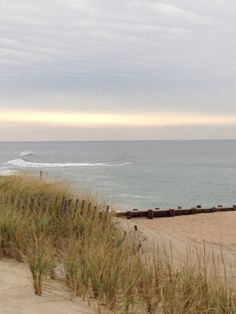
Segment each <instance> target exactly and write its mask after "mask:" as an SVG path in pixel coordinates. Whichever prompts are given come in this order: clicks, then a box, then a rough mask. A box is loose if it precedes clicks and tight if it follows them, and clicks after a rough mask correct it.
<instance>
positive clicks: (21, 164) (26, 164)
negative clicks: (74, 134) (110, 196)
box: [4, 159, 132, 169]
mask: <svg viewBox="0 0 236 314" xmlns="http://www.w3.org/2000/svg"><path fill="white" fill-rule="evenodd" d="M131 164H132V162H129V161H127V162H126V161H122V162H95V163H91V162H85V163H44V162H30V161H26V160H23V159H14V160H9V161H8V162H6V163H5V164H4V166H5V167H13V168H17V169H19V168H20V169H22V168H23V169H27V168H34V169H41V168H70V167H122V166H128V165H131Z"/></svg>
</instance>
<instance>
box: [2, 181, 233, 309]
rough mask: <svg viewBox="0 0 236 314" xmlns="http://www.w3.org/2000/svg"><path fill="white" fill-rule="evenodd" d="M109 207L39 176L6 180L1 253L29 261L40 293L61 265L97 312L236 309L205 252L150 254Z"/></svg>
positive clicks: (155, 250) (75, 290)
mask: <svg viewBox="0 0 236 314" xmlns="http://www.w3.org/2000/svg"><path fill="white" fill-rule="evenodd" d="M133 232H135V231H133V230H131V231H129V232H126V231H124V230H123V229H122V228H121V226H120V224H119V221H117V219H116V218H115V217H114V214H113V213H112V212H108V211H106V204H104V203H103V202H100V201H99V200H97V199H96V198H94V197H92V196H91V195H89V194H86V195H79V196H78V195H77V194H75V193H74V192H73V191H72V190H71V189H70V188H69V187H68V186H65V185H63V184H61V183H57V182H54V181H48V180H42V179H39V178H36V177H34V176H11V177H0V256H5V257H11V258H14V259H17V260H19V261H24V262H26V263H27V264H28V265H29V269H30V272H31V274H32V286H33V289H34V292H35V294H36V295H41V294H43V283H44V280H45V279H47V278H48V277H49V276H51V274H52V273H53V271H54V268H55V266H57V265H63V267H64V277H63V278H62V280H64V282H65V284H66V285H67V286H68V288H69V289H70V290H71V292H72V293H73V295H75V296H80V297H82V298H84V299H87V300H95V301H96V304H97V311H98V313H127V314H128V313H133V314H135V313H140V314H141V313H151V314H152V313H153V314H154V313H161V314H180V313H183V314H185V313H186V314H187V313H189V314H194V313H208V314H209V313H210V314H217V313H219V314H220V313H225V314H226V313H236V294H235V289H234V288H233V287H231V285H230V282H228V281H227V280H226V278H222V276H221V274H220V272H219V271H218V269H217V266H215V267H213V269H210V270H209V269H208V265H207V263H206V262H205V260H204V254H199V255H198V257H199V263H197V264H196V263H193V262H192V261H191V258H189V259H186V262H185V263H182V264H181V265H178V267H176V265H175V263H174V261H173V260H172V258H171V254H169V252H166V254H165V253H164V252H163V250H160V249H158V247H155V245H153V250H152V252H149V253H148V254H145V253H144V252H143V250H142V243H137V241H134V234H133Z"/></svg>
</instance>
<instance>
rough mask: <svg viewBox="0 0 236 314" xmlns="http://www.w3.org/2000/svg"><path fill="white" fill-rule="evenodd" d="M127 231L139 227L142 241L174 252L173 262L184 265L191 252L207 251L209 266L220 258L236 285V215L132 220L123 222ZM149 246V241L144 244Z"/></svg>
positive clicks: (222, 214) (213, 214)
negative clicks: (213, 260) (213, 259)
mask: <svg viewBox="0 0 236 314" xmlns="http://www.w3.org/2000/svg"><path fill="white" fill-rule="evenodd" d="M121 223H122V224H123V225H124V227H125V228H128V229H129V228H130V227H131V228H133V227H134V225H137V227H138V230H139V232H140V233H141V234H142V238H147V240H146V243H148V244H149V246H152V244H153V243H158V245H159V246H162V247H165V248H166V250H167V251H170V246H171V249H172V252H173V260H174V261H176V262H180V263H181V262H183V261H184V260H186V254H187V251H188V250H189V248H191V250H192V252H193V254H194V252H196V250H198V251H201V252H203V251H204V250H205V251H206V257H207V260H208V261H209V263H210V262H211V260H212V254H214V256H215V257H216V260H217V263H218V264H219V268H220V269H222V273H223V272H224V270H225V269H226V271H227V272H228V273H229V274H230V276H231V278H232V280H233V281H234V282H235V283H236V280H235V278H236V276H235V275H236V273H235V270H236V212H218V213H209V214H196V215H188V216H176V217H169V218H154V219H147V218H132V219H131V220H124V219H123V220H122V222H121ZM144 242H145V241H144Z"/></svg>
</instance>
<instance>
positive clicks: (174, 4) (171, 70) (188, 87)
mask: <svg viewBox="0 0 236 314" xmlns="http://www.w3.org/2000/svg"><path fill="white" fill-rule="evenodd" d="M0 6H1V12H0V109H4V108H5V107H6V106H8V107H9V108H11V109H15V110H16V109H19V108H21V109H22V110H26V109H29V108H31V109H32V108H33V109H35V110H39V109H41V108H44V109H46V108H48V109H49V110H51V111H53V110H62V109H63V110H67V111H75V110H76V111H88V112H94V111H96V112H97V111H101V112H108V111H109V112H117V111H119V110H120V108H121V110H122V112H126V111H127V112H128V111H132V110H136V111H138V113H140V112H142V111H146V112H147V113H149V114H151V113H152V112H155V111H158V112H169V113H171V112H176V111H179V112H186V111H190V112H193V111H196V112H198V111H199V112H206V113H208V114H217V115H220V114H222V113H223V112H225V114H226V115H230V114H235V113H236V107H235V100H236V96H235V83H236V61H235V53H236V39H235V31H236V22H235V14H234V12H235V9H236V3H235V2H234V1H231V0H224V1H223V0H214V1H213V0H209V1H203V0H199V1H193V0H178V1H177V0H168V1H156V0H113V1H110V0H91V1H87V0H57V1H56V0H47V1H36V0H8V1H6V0H0Z"/></svg>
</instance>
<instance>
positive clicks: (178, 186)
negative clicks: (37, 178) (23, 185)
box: [0, 140, 236, 209]
mask: <svg viewBox="0 0 236 314" xmlns="http://www.w3.org/2000/svg"><path fill="white" fill-rule="evenodd" d="M40 170H42V171H43V174H44V175H45V176H48V177H53V178H57V179H59V180H63V181H67V182H69V183H71V184H72V185H73V186H74V187H75V188H76V189H77V190H78V191H79V190H80V191H83V192H86V191H89V192H92V193H93V194H96V195H97V197H99V198H101V199H104V200H106V201H107V202H109V203H112V204H114V205H115V206H116V207H117V209H125V208H140V209H141V208H155V207H159V208H176V207H177V206H183V207H192V206H194V205H197V204H201V205H204V206H215V205H218V204H223V205H233V204H236V141H234V140H219V141H216V140H215V141H104V142H100V141H97V142H93V141H89V142H11V143H8V142H2V143H0V175H10V174H13V173H20V172H25V171H33V172H36V173H37V172H38V173H39V171H40Z"/></svg>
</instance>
